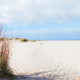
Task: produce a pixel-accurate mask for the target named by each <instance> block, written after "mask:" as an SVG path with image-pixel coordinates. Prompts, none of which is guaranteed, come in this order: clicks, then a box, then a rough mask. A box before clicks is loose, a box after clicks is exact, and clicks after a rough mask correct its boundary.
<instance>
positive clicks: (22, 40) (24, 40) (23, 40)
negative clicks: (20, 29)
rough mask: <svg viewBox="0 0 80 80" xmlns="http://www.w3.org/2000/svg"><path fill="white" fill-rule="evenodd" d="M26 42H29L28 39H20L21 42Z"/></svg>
mask: <svg viewBox="0 0 80 80" xmlns="http://www.w3.org/2000/svg"><path fill="white" fill-rule="evenodd" d="M26 41H28V39H25V38H22V39H20V42H26Z"/></svg>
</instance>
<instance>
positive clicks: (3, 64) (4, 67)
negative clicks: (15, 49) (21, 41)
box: [0, 25, 15, 79]
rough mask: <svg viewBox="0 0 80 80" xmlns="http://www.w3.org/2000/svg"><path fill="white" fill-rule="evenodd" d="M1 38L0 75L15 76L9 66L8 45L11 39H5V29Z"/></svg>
mask: <svg viewBox="0 0 80 80" xmlns="http://www.w3.org/2000/svg"><path fill="white" fill-rule="evenodd" d="M2 30H3V26H1V25H0V36H2ZM3 37H4V38H3V39H1V41H0V77H2V78H12V79H14V78H15V75H14V74H13V72H12V70H11V68H10V67H9V56H10V47H11V46H10V45H11V41H10V40H9V39H6V29H5V31H4V33H3Z"/></svg>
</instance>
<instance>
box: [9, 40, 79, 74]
mask: <svg viewBox="0 0 80 80" xmlns="http://www.w3.org/2000/svg"><path fill="white" fill-rule="evenodd" d="M41 42H42V45H41ZM10 67H11V68H12V69H13V70H16V71H17V72H18V73H24V72H25V73H27V74H28V73H30V72H31V73H33V72H40V71H49V70H54V69H56V68H58V69H61V68H62V69H65V70H67V69H70V70H71V69H73V70H78V71H80V41H40V42H39V41H37V42H22V43H20V42H18V41H16V43H15V45H14V48H13V53H12V57H11V60H10ZM15 73H16V72H15ZM16 74H17V73H16Z"/></svg>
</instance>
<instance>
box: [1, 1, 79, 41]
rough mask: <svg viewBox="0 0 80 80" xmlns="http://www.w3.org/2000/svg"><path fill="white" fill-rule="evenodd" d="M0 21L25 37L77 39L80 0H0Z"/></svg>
mask: <svg viewBox="0 0 80 80" xmlns="http://www.w3.org/2000/svg"><path fill="white" fill-rule="evenodd" d="M0 24H1V25H4V26H6V27H7V32H8V33H10V31H11V30H12V33H13V36H14V37H19V38H26V39H29V40H80V0H0Z"/></svg>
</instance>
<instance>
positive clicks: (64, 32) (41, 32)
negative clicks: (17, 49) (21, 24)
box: [13, 28, 80, 37]
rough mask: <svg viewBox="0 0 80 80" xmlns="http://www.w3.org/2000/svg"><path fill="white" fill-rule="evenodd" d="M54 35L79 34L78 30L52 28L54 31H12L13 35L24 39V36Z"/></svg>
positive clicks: (79, 29)
mask: <svg viewBox="0 0 80 80" xmlns="http://www.w3.org/2000/svg"><path fill="white" fill-rule="evenodd" d="M56 34H66V35H67V34H68V35H75V34H80V28H54V29H42V30H18V31H17V30H14V31H13V35H19V37H20V36H24V35H25V37H26V35H31V36H34V35H36V36H37V35H42V36H43V35H48V36H50V35H56Z"/></svg>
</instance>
